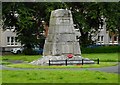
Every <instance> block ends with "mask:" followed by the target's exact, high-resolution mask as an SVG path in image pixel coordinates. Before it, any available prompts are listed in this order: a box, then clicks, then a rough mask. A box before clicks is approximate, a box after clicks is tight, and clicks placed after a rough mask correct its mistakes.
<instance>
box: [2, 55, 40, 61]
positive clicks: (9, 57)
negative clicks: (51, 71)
mask: <svg viewBox="0 0 120 85" xmlns="http://www.w3.org/2000/svg"><path fill="white" fill-rule="evenodd" d="M40 57H41V55H5V56H2V60H3V61H14V60H22V61H26V62H31V61H33V60H36V59H38V58H40Z"/></svg>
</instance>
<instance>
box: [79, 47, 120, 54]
mask: <svg viewBox="0 0 120 85" xmlns="http://www.w3.org/2000/svg"><path fill="white" fill-rule="evenodd" d="M119 48H120V46H100V47H96V48H81V52H82V53H117V52H120V49H119Z"/></svg>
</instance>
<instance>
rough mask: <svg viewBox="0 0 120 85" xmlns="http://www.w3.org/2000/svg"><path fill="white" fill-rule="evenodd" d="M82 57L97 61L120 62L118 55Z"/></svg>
mask: <svg viewBox="0 0 120 85" xmlns="http://www.w3.org/2000/svg"><path fill="white" fill-rule="evenodd" d="M82 57H84V58H90V59H97V58H99V59H100V61H105V62H117V61H118V60H119V59H118V53H92V54H82ZM119 61H120V60H119Z"/></svg>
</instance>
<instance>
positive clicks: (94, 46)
mask: <svg viewBox="0 0 120 85" xmlns="http://www.w3.org/2000/svg"><path fill="white" fill-rule="evenodd" d="M100 46H101V45H98V44H93V45H88V46H87V48H96V47H100Z"/></svg>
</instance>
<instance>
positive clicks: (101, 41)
mask: <svg viewBox="0 0 120 85" xmlns="http://www.w3.org/2000/svg"><path fill="white" fill-rule="evenodd" d="M103 41H104V36H103V35H102V36H98V42H100V43H103Z"/></svg>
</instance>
